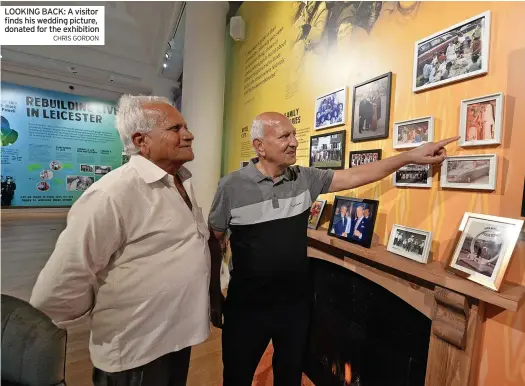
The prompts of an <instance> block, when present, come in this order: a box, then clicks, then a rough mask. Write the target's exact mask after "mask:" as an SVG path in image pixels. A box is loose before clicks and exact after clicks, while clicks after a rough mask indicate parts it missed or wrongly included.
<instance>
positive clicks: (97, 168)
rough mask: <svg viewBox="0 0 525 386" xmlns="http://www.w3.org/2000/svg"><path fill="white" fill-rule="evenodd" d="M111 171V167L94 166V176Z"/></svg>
mask: <svg viewBox="0 0 525 386" xmlns="http://www.w3.org/2000/svg"><path fill="white" fill-rule="evenodd" d="M110 171H111V166H105V165H95V174H98V175H104V174H108V173H109V172H110Z"/></svg>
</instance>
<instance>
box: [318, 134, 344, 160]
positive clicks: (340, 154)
mask: <svg viewBox="0 0 525 386" xmlns="http://www.w3.org/2000/svg"><path fill="white" fill-rule="evenodd" d="M344 154H345V132H344V131H339V132H337V133H330V134H321V135H316V136H313V137H310V166H311V167H315V168H319V169H343V168H344V165H345V158H344Z"/></svg>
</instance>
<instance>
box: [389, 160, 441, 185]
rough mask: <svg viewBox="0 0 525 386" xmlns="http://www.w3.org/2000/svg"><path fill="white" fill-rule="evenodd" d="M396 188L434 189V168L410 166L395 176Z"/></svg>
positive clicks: (397, 172)
mask: <svg viewBox="0 0 525 386" xmlns="http://www.w3.org/2000/svg"><path fill="white" fill-rule="evenodd" d="M393 179H394V186H408V187H414V188H431V187H432V166H430V165H415V164H409V165H406V166H403V167H402V168H401V169H399V170H398V171H396V172H395V173H394V174H393Z"/></svg>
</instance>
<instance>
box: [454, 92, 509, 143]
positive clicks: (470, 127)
mask: <svg viewBox="0 0 525 386" xmlns="http://www.w3.org/2000/svg"><path fill="white" fill-rule="evenodd" d="M502 124H503V93H502V92H500V93H497V94H492V95H486V96H483V97H478V98H472V99H465V100H463V101H461V111H460V122H459V134H460V135H461V140H460V142H459V145H460V146H463V147H467V146H481V145H499V144H500V143H501V128H502Z"/></svg>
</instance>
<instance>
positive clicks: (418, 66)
mask: <svg viewBox="0 0 525 386" xmlns="http://www.w3.org/2000/svg"><path fill="white" fill-rule="evenodd" d="M489 45H490V11H487V12H484V13H482V14H480V15H477V16H474V17H471V18H470V19H467V20H464V21H462V22H460V23H458V24H456V25H453V26H451V27H448V28H446V29H444V30H442V31H439V32H436V33H435V34H433V35H431V36H427V37H426V38H423V39H421V40H418V41H417V42H416V43H415V48H414V69H413V83H412V91H414V92H419V91H423V90H427V89H430V88H434V87H439V86H442V85H445V84H448V83H452V82H458V81H461V80H464V79H468V78H472V77H474V76H479V75H484V74H486V73H487V72H488V69H489Z"/></svg>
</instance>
